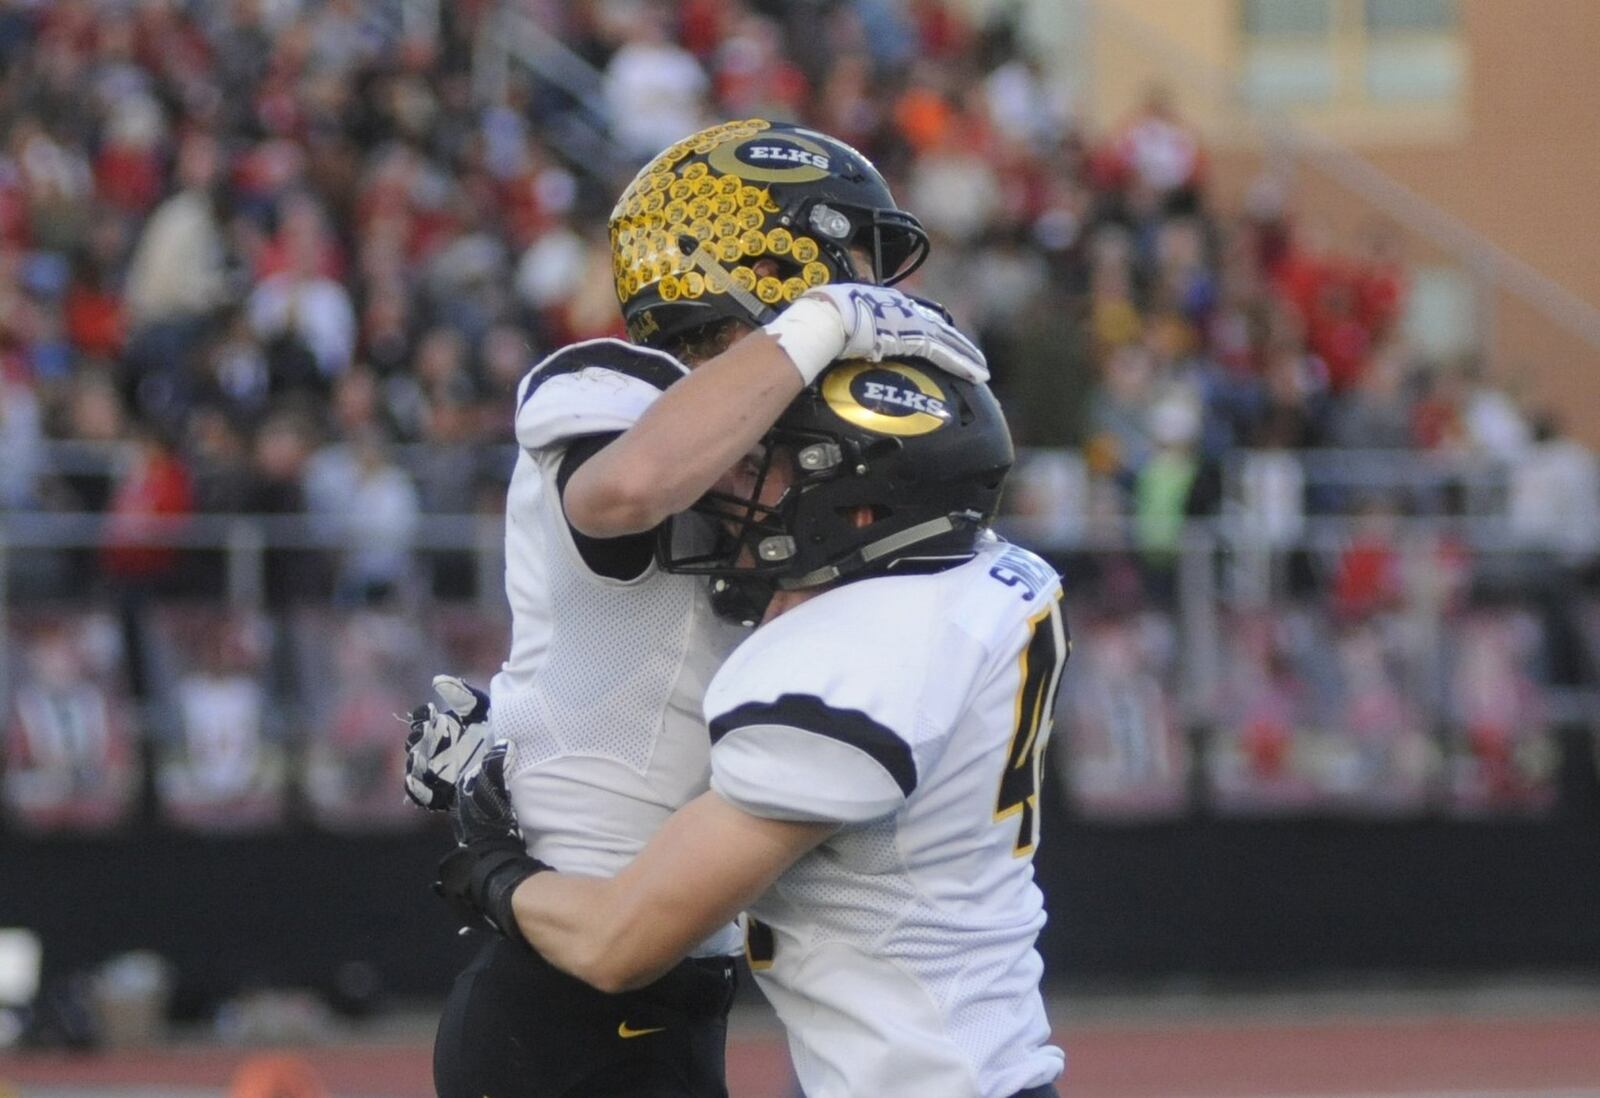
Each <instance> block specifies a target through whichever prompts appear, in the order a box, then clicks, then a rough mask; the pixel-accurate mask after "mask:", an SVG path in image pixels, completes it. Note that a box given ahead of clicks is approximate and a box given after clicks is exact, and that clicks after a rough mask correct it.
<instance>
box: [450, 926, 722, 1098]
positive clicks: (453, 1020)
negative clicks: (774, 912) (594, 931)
mask: <svg viewBox="0 0 1600 1098" xmlns="http://www.w3.org/2000/svg"><path fill="white" fill-rule="evenodd" d="M734 979H735V977H734V964H733V961H732V959H731V958H722V957H718V958H704V959H690V960H686V961H684V962H682V963H681V964H679V965H678V966H677V967H676V968H674V969H673V970H672V971H671V972H668V973H667V974H666V975H665V976H663V977H662V978H661V979H660V980H658V981H656V982H655V983H653V984H651V985H650V986H649V987H644V988H640V989H639V990H638V991H630V992H624V993H623V994H621V995H607V994H605V993H603V992H599V991H596V990H595V989H594V988H592V987H590V986H589V985H588V984H586V983H583V982H582V981H581V980H577V979H574V978H573V977H571V976H568V975H567V974H566V973H564V972H561V971H560V970H558V969H556V968H554V967H553V966H551V965H550V964H549V963H548V962H546V961H545V960H544V959H543V958H541V957H539V956H538V955H537V954H535V953H534V952H533V951H532V950H530V949H528V948H527V947H526V946H522V945H515V944H513V943H511V942H508V941H506V940H505V939H503V938H498V937H496V938H494V939H493V940H491V941H490V943H489V944H488V945H487V946H485V947H484V949H483V950H482V951H481V952H480V953H479V954H478V956H477V957H476V958H475V959H474V960H473V962H472V963H471V964H470V965H468V966H467V968H466V970H465V971H464V972H462V973H461V975H460V976H458V977H456V982H455V986H454V987H453V988H452V989H451V991H450V996H449V998H448V999H446V1000H445V1007H444V1015H443V1017H442V1018H440V1019H439V1033H438V1036H437V1037H436V1038H435V1040H434V1046H433V1084H434V1087H435V1088H436V1089H437V1090H438V1092H439V1098H727V1094H728V1087H727V1083H726V1080H725V1076H724V1072H723V1055H724V1053H725V1051H726V1044H727V1036H728V1008H729V1007H730V1006H731V1005H732V1003H733V990H734Z"/></svg>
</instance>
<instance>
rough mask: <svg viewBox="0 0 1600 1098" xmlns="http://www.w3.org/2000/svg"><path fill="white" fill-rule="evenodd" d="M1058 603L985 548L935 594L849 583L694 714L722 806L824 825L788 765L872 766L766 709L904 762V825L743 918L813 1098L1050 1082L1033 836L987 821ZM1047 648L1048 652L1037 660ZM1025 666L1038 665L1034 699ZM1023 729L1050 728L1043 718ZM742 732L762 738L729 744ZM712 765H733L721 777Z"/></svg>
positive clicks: (827, 777) (917, 585) (789, 622)
mask: <svg viewBox="0 0 1600 1098" xmlns="http://www.w3.org/2000/svg"><path fill="white" fill-rule="evenodd" d="M1059 590H1060V588H1059V584H1058V582H1057V581H1056V579H1055V575H1054V572H1053V571H1052V570H1050V569H1049V567H1048V566H1047V565H1045V564H1044V562H1042V561H1040V560H1039V559H1038V558H1037V557H1034V556H1033V555H1032V554H1029V553H1026V552H1025V551H1023V550H1020V549H1017V548H1015V547H1012V546H1007V545H1005V544H1004V543H1002V542H998V541H996V542H994V543H991V544H988V545H986V546H985V547H984V548H983V550H982V551H981V552H980V554H979V556H978V558H977V559H975V560H973V561H971V562H969V563H967V564H965V565H962V566H960V567H958V568H954V569H951V570H949V571H946V572H943V573H938V574H935V575H927V576H914V577H913V576H906V577H892V578H887V577H886V578H882V579H873V580H866V581H862V582H859V583H855V584H851V585H849V586H846V587H843V588H840V589H838V590H836V591H832V592H828V593H826V594H824V595H821V596H819V597H817V598H815V599H813V600H811V601H810V602H807V603H804V604H802V605H800V606H798V607H796V608H795V609H793V610H791V611H789V612H788V613H787V614H785V615H784V616H783V617H780V618H778V619H776V620H775V621H774V622H772V623H771V624H769V625H767V626H764V627H762V628H761V629H760V630H758V631H757V632H756V633H755V634H754V635H753V636H752V637H751V638H750V640H749V641H748V642H746V644H745V645H743V646H742V647H741V648H740V649H739V650H738V651H737V652H736V653H735V654H734V655H733V657H732V658H731V659H730V660H729V661H728V663H727V664H726V665H725V666H724V668H723V670H722V672H721V673H719V675H718V676H717V679H716V681H715V683H714V684H713V686H712V688H711V691H710V692H709V694H708V696H707V713H708V716H709V717H711V718H712V720H713V721H714V722H715V721H718V720H719V719H720V720H722V721H723V724H722V726H721V727H722V728H723V729H724V731H723V735H722V739H721V740H720V741H719V746H718V747H717V748H714V749H713V765H714V768H716V771H717V774H718V775H719V777H718V778H717V782H718V788H719V789H721V788H724V787H725V788H727V789H737V790H739V791H741V792H742V793H744V794H746V795H747V796H749V797H750V798H751V799H750V802H749V803H751V804H760V805H763V806H771V807H773V808H776V809H777V810H779V811H784V812H789V813H791V814H793V815H794V816H797V817H799V818H807V813H808V812H809V813H810V816H809V818H832V819H839V818H840V817H838V816H832V817H830V816H827V815H826V811H827V807H828V806H830V805H834V804H837V803H838V802H839V795H838V789H839V787H840V786H841V785H842V784H844V779H845V777H846V776H845V775H842V774H840V773H839V772H838V771H837V769H836V768H835V769H834V770H833V771H831V772H824V771H822V770H820V769H819V768H817V767H815V766H812V765H808V764H807V763H806V762H805V760H804V759H801V758H797V757H796V752H797V751H806V750H807V747H806V745H807V744H808V743H811V744H828V745H834V744H836V743H837V737H838V736H844V737H845V738H847V739H848V738H849V737H850V736H851V735H861V736H864V737H865V738H863V739H861V740H860V741H858V742H860V743H862V744H863V749H862V754H861V755H860V761H859V766H860V767H861V768H867V769H871V768H875V767H877V766H879V765H880V762H879V761H878V760H879V759H880V758H881V757H882V755H883V752H884V748H883V745H882V743H881V741H880V742H877V743H876V746H875V747H874V746H873V745H874V741H873V740H872V738H871V737H870V736H866V735H865V734H864V733H860V732H854V733H852V732H851V731H850V727H851V726H850V724H849V722H848V721H847V720H845V719H844V718H843V717H842V716H841V717H840V719H839V720H838V721H837V722H836V723H835V725H834V727H833V729H832V732H831V734H830V733H829V731H828V730H821V729H812V730H811V731H813V732H815V733H818V734H816V735H813V736H811V737H797V736H795V735H793V734H787V735H779V734H768V733H766V732H765V731H764V730H765V729H766V728H769V727H773V728H777V729H778V730H779V731H780V732H785V731H787V730H786V729H784V728H783V726H781V725H779V724H776V723H775V722H776V721H777V719H778V718H777V717H776V716H774V715H773V713H774V712H775V710H772V709H762V708H761V707H763V706H773V705H776V704H777V703H778V699H780V698H785V697H794V696H806V697H812V698H816V699H820V700H821V701H822V702H823V703H826V706H827V707H828V708H829V709H830V710H832V711H835V712H837V713H839V714H846V713H852V712H853V713H857V714H864V715H866V716H868V717H870V718H871V719H872V721H873V722H875V724H876V725H877V726H878V727H879V728H880V729H881V730H883V731H887V732H888V733H890V734H892V735H893V736H894V737H897V738H898V739H899V740H902V741H904V743H905V745H906V746H907V747H909V749H910V751H911V754H912V755H913V756H914V758H915V763H916V766H915V769H916V773H915V786H914V788H912V789H911V790H910V791H909V792H908V793H907V795H906V797H905V799H904V801H903V802H902V804H901V806H900V807H899V808H898V810H895V811H893V812H891V813H890V814H889V815H887V816H884V817H882V818H879V819H876V820H872V821H870V822H867V823H861V824H854V825H847V826H845V827H844V828H843V829H842V830H840V831H838V832H837V833H836V834H834V835H833V836H832V837H831V838H830V839H828V840H827V841H826V842H825V843H823V844H822V845H821V846H819V847H818V848H817V849H816V850H814V851H812V852H811V853H810V854H808V855H806V856H805V857H803V858H801V859H800V860H799V861H798V862H796V863H795V864H794V865H793V866H791V867H790V868H789V870H787V871H786V872H785V873H784V874H783V876H782V877H780V878H779V880H778V882H777V883H776V884H775V885H774V886H773V887H772V888H771V889H769V890H768V892H767V893H766V894H765V895H763V896H762V897H761V898H760V899H759V900H758V901H757V902H756V903H755V904H753V905H752V906H751V910H750V915H751V916H752V918H754V919H756V920H759V921H760V922H761V923H764V924H766V926H767V927H768V928H770V932H771V934H772V940H773V944H774V949H773V953H772V956H771V958H770V964H769V965H766V966H764V967H760V968H758V969H757V980H758V982H759V983H760V984H761V986H762V989H763V991H765V992H766V993H767V996H768V998H769V999H771V1000H772V1002H773V1005H774V1006H775V1008H776V1009H777V1011H778V1014H779V1016H780V1017H781V1018H782V1019H783V1020H784V1023H785V1026H786V1027H787V1028H788V1031H789V1036H790V1045H791V1052H792V1054H793V1058H794V1061H795V1064H796V1070H797V1071H798V1072H799V1075H800V1081H801V1084H802V1086H803V1087H804V1089H805V1092H806V1094H807V1096H808V1098H846V1096H854V1095H858V1094H868V1093H870V1094H874V1095H884V1096H894V1095H907V1096H910V1095H918V1096H920V1095H924V1094H938V1095H940V1098H962V1096H966V1098H1002V1096H1005V1095H1010V1094H1013V1093H1015V1092H1016V1091H1018V1090H1021V1089H1024V1088H1026V1087H1029V1086H1034V1085H1037V1084H1040V1083H1044V1082H1047V1081H1049V1080H1051V1079H1053V1078H1055V1077H1056V1076H1057V1075H1058V1074H1059V1073H1060V1071H1061V1067H1062V1064H1063V1056H1062V1054H1061V1052H1060V1050H1059V1049H1056V1048H1053V1047H1051V1046H1050V1045H1049V1039H1050V1027H1049V1024H1048V1021H1047V1019H1046V1015H1045V1010H1044V1003H1043V1000H1042V998H1041V997H1040V995H1039V990H1038V988H1039V981H1040V977H1041V975H1042V972H1043V963H1042V962H1041V960H1040V958H1039V955H1038V953H1037V952H1036V951H1035V949H1034V948H1033V944H1034V941H1035V939H1036V938H1037V936H1038V933H1039V931H1040V929H1041V928H1042V927H1043V926H1044V921H1045V914H1044V907H1043V898H1042V896H1041V895H1040V893H1039V890H1038V888H1037V886H1036V885H1035V884H1034V882H1033V873H1032V868H1031V864H1030V862H1029V861H1028V860H1027V858H1026V857H1025V855H1026V853H1027V849H1024V847H1025V846H1026V845H1027V843H1026V838H1025V829H1026V834H1031V828H1028V827H1027V822H1026V821H1028V820H1029V819H1030V817H1028V816H1027V815H1026V814H1025V813H1021V812H1011V811H1003V806H1002V805H1000V804H998V803H997V802H998V801H999V800H1001V799H1003V798H1004V797H1008V796H1010V793H1009V792H1003V790H1002V785H1001V783H1002V775H1003V774H1005V773H1007V768H1008V767H1009V766H1010V763H1011V754H1012V748H1013V747H1014V745H1015V743H1016V742H1017V741H1016V740H1015V739H1014V733H1015V732H1016V730H1017V727H1018V720H1019V718H1018V714H1019V713H1020V712H1022V709H1021V707H1020V706H1019V705H1018V698H1019V696H1020V695H1021V693H1022V691H1023V689H1024V683H1025V681H1038V679H1037V675H1038V674H1043V675H1049V674H1050V673H1051V669H1052V668H1055V667H1057V666H1058V664H1057V662H1056V661H1055V660H1053V659H1052V660H1044V659H1042V657H1043V656H1044V655H1045V654H1046V651H1047V650H1048V652H1051V653H1057V654H1059V653H1061V652H1063V651H1064V648H1065V638H1064V636H1061V635H1060V634H1058V633H1056V632H1055V631H1054V629H1053V628H1052V625H1053V624H1054V625H1059V618H1055V617H1052V616H1051V615H1052V613H1053V611H1052V610H1051V609H1050V608H1051V607H1052V606H1054V605H1055V603H1056V597H1057V596H1058V595H1059ZM1041 631H1043V632H1044V633H1046V634H1047V635H1048V637H1050V638H1056V639H1055V640H1050V641H1041V642H1040V643H1039V644H1038V645H1037V646H1036V648H1035V647H1034V644H1033V638H1035V637H1036V636H1038V635H1040V633H1041ZM802 651H803V652H804V653H805V654H806V658H805V659H804V660H803V661H796V660H795V659H794V657H793V654H794V653H796V652H802ZM1024 652H1034V653H1035V654H1036V655H1038V656H1040V657H1041V659H1040V661H1039V665H1038V671H1037V673H1035V675H1034V677H1033V678H1032V679H1031V680H1030V676H1029V674H1026V673H1025V672H1024V666H1025V664H1024V662H1023V661H1022V655H1023V653H1024ZM1037 711H1038V712H1040V714H1041V718H1042V719H1043V720H1044V721H1048V716H1049V712H1048V707H1045V708H1043V709H1041V710H1037ZM739 712H747V713H751V714H756V713H760V714H762V715H761V716H760V722H765V723H757V721H756V718H755V717H754V716H752V717H750V718H748V719H749V720H750V721H751V723H749V724H745V725H731V726H730V725H729V724H728V723H727V722H729V721H731V720H733V719H734V717H733V716H732V715H734V714H737V713H739ZM787 712H790V713H795V714H800V713H802V712H805V710H803V708H800V707H795V706H793V705H791V707H790V708H789V709H788V710H787ZM797 719H800V718H799V717H797ZM795 727H798V725H797V726H795ZM1044 727H1045V728H1047V727H1048V726H1047V725H1045V726H1044ZM1044 734H1046V735H1047V734H1048V733H1047V731H1045V732H1044ZM879 735H881V732H880V733H879ZM762 743H765V744H767V745H768V746H769V748H770V751H769V753H768V755H767V757H766V758H765V759H762V757H761V744H762ZM722 744H729V745H730V746H731V745H735V744H736V745H737V748H738V749H737V752H736V753H730V754H728V755H726V756H724V755H723V754H722V753H721V752H722V747H721V745H722ZM869 748H871V749H872V750H877V751H878V752H879V753H880V754H879V756H878V757H875V756H873V755H872V750H869ZM828 750H829V751H834V750H836V748H835V747H832V746H830V747H829V748H828ZM829 757H830V758H831V757H833V756H831V755H830V756H829ZM724 758H726V761H727V766H728V767H729V768H735V767H736V768H738V773H737V775H735V774H734V773H733V772H732V770H731V769H729V770H725V769H724ZM762 774H766V775H769V778H768V780H767V784H766V785H765V786H763V785H762V784H761V780H762V779H761V775H762ZM724 775H726V778H727V779H728V780H726V781H724ZM735 776H736V777H737V778H738V780H737V781H733V780H731V779H732V778H734V777H735ZM1009 803H1010V802H1008V803H1007V805H1006V806H1004V807H1009ZM754 940H755V939H754V938H752V941H754Z"/></svg>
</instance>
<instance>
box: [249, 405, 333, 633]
mask: <svg viewBox="0 0 1600 1098" xmlns="http://www.w3.org/2000/svg"><path fill="white" fill-rule="evenodd" d="M311 433H312V431H311V426H310V424H309V423H308V422H307V421H306V420H305V418H304V417H303V416H301V415H299V414H298V413H296V412H292V411H284V412H279V413H277V414H276V415H274V416H272V417H271V418H269V419H268V420H267V421H266V422H265V423H264V424H262V426H261V430H260V431H259V432H258V433H257V435H256V441H255V462H254V466H255V475H254V481H253V483H252V485H251V488H250V492H249V495H248V496H247V498H246V501H245V503H246V506H245V510H246V511H248V512H249V513H251V514H258V515H295V514H301V513H303V512H304V511H305V510H306V493H305V489H304V487H303V477H304V475H305V470H306V462H307V460H308V458H309V457H310V453H311ZM262 567H263V577H264V584H265V590H264V592H263V594H264V595H265V598H266V604H267V606H268V607H269V608H272V609H282V608H284V607H287V606H290V605H294V604H297V603H301V602H308V601H314V600H317V599H322V598H326V597H327V594H328V589H329V583H328V575H327V570H326V557H325V555H324V554H323V553H322V552H320V551H318V550H315V549H303V548H298V547H296V548H289V547H274V548H270V549H268V550H267V551H266V554H265V558H264V560H263V565H262Z"/></svg>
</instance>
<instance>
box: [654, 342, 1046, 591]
mask: <svg viewBox="0 0 1600 1098" xmlns="http://www.w3.org/2000/svg"><path fill="white" fill-rule="evenodd" d="M1014 458H1015V454H1014V451H1013V450H1012V446H1011V433H1010V431H1009V430H1008V429H1007V427H1006V421H1005V417H1004V416H1003V415H1002V413H1001V411H1000V405H999V403H998V402H997V401H996V400H995V398H994V394H993V393H991V392H990V391H989V388H988V386H986V385H977V384H973V383H971V382H968V381H963V380H960V379H958V378H955V377H952V376H951V375H949V374H946V373H943V372H941V371H939V370H936V369H933V368H932V367H929V366H927V365H924V364H922V363H920V362H917V361H884V362H866V361H853V362H838V363H835V364H833V365H832V366H830V367H828V369H826V370H824V371H823V373H822V374H821V376H820V377H819V378H818V379H817V381H816V383H815V384H813V385H812V386H811V387H810V388H808V389H806V391H805V392H803V393H801V394H800V396H799V397H798V398H796V400H795V401H794V403H793V404H791V405H790V406H789V408H788V409H787V410H786V411H785V412H784V414H783V416H782V417H780V418H779V420H778V422H777V424H776V425H775V426H774V427H773V429H772V430H771V431H770V432H769V433H768V434H767V435H766V437H765V439H764V440H763V447H762V450H761V453H760V454H759V456H758V458H757V460H756V462H755V468H754V469H753V470H752V474H753V475H752V477H751V479H752V480H753V486H752V487H750V488H749V489H748V492H747V494H737V495H735V494H731V493H729V492H725V491H712V492H710V493H707V495H706V496H705V497H703V498H702V499H701V500H700V502H699V503H697V504H696V505H695V506H694V508H692V509H691V511H690V512H689V513H688V514H685V515H681V516H678V517H677V518H675V519H674V520H673V521H672V522H670V523H668V524H667V525H666V526H665V527H664V528H663V532H662V535H661V542H660V546H659V554H658V556H659V559H660V562H661V565H662V567H663V568H664V569H665V570H667V571H670V572H685V573H691V574H698V575H705V576H710V577H713V583H712V593H713V598H714V601H715V603H716V604H717V608H718V610H719V612H722V613H724V614H725V615H726V616H728V617H732V618H734V619H735V620H741V621H745V622H754V621H757V620H759V619H760V617H761V614H762V612H763V611H764V610H765V607H766V603H767V602H768V601H769V600H770V598H771V596H772V593H773V592H774V591H777V590H798V589H803V588H809V587H817V586H821V585H823V584H827V583H832V582H834V581H837V580H849V579H860V578H865V577H867V576H873V575H882V574H893V573H895V572H908V571H911V570H920V569H927V568H930V567H944V566H947V565H948V564H949V563H950V562H951V561H952V560H961V559H965V558H967V557H970V556H971V554H972V552H973V549H974V546H975V545H976V542H977V540H978V538H979V536H980V535H981V534H982V532H983V531H984V530H985V529H986V528H987V526H988V524H989V522H990V521H991V520H992V519H993V517H994V514H995V510H996V509H997V508H998V507H999V504H1000V492H1001V488H1002V485H1003V484H1004V482H1005V478H1006V473H1007V472H1008V471H1009V470H1010V468H1011V463H1012V461H1013V460H1014ZM779 463H783V465H782V468H783V469H784V472H785V474H786V476H785V483H786V484H787V487H786V488H785V489H784V490H783V492H782V494H781V495H780V496H779V497H778V498H777V499H776V500H775V501H773V502H769V503H763V502H761V500H762V497H763V490H764V488H765V487H766V485H767V482H768V480H769V479H771V478H772V477H773V475H774V471H775V470H777V469H778V468H780V464H779ZM766 494H767V495H769V496H770V495H771V493H770V492H767V493H766Z"/></svg>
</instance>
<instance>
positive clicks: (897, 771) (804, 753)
mask: <svg viewBox="0 0 1600 1098" xmlns="http://www.w3.org/2000/svg"><path fill="white" fill-rule="evenodd" d="M708 715H709V716H710V717H711V720H710V729H711V743H712V747H711V788H712V789H714V790H716V791H717V793H718V794H719V795H721V796H722V797H723V798H724V799H725V800H727V801H728V802H730V803H731V804H733V805H735V806H736V807H738V808H742V809H744V810H745V811H746V812H749V813H750V814H752V815H755V816H765V817H768V818H771V819H783V820H827V821H832V822H835V823H841V824H858V823H865V822H867V821H869V820H875V819H877V818H879V817H880V816H886V815H888V814H889V813H891V812H894V811H895V810H896V809H898V808H899V807H900V806H901V805H902V804H904V803H905V800H906V798H907V797H909V796H910V795H911V792H912V791H913V790H914V789H916V787H917V764H916V758H915V756H914V755H913V753H912V750H911V745H910V744H909V743H907V742H906V740H905V739H904V738H902V737H901V736H900V735H899V734H898V733H896V732H895V731H894V730H892V729H890V728H888V727H886V726H885V725H883V724H881V723H879V722H878V721H876V720H874V719H873V718H872V717H871V716H869V715H867V714H866V713H864V712H862V711H861V710H859V709H844V708H837V707H835V706H831V705H829V704H828V703H827V702H826V701H824V700H823V699H821V698H819V697H817V696H816V695H814V694H783V695H781V696H779V697H778V698H777V699H776V700H774V701H771V702H746V703H745V704H743V705H740V706H737V707H736V708H733V709H731V710H728V711H727V712H723V713H718V714H708Z"/></svg>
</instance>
